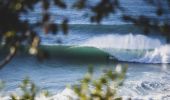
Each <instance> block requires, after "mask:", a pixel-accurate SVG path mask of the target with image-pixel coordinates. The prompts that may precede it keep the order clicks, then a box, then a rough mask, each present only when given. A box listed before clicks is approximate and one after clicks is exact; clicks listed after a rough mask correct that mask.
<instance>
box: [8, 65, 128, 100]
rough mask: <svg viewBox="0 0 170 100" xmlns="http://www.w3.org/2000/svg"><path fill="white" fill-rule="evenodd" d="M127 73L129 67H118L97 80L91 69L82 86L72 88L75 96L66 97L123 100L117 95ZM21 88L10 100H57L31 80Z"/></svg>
mask: <svg viewBox="0 0 170 100" xmlns="http://www.w3.org/2000/svg"><path fill="white" fill-rule="evenodd" d="M126 71H127V66H124V67H122V66H120V65H118V66H116V67H115V68H114V69H110V70H107V71H105V72H104V73H103V74H102V75H100V76H97V78H96V77H94V76H93V68H92V67H90V68H89V70H88V72H87V73H86V74H85V76H84V78H83V79H82V80H81V81H80V84H78V85H73V86H72V87H71V88H70V89H71V90H72V91H74V96H73V95H71V96H67V95H65V97H67V99H68V100H122V99H123V98H121V97H119V96H118V94H117V89H119V86H121V85H122V84H123V81H124V79H125V77H126ZM19 87H20V90H21V92H19V93H18V94H17V93H15V94H12V95H11V96H10V97H9V98H10V99H9V100H41V99H42V100H56V98H55V96H54V97H52V96H51V95H50V93H49V92H47V91H43V92H42V91H40V89H38V88H37V86H36V85H35V84H34V83H33V82H32V81H30V80H29V78H26V79H24V80H23V82H22V84H21V85H20V86H19ZM72 96H73V97H75V96H76V98H73V97H72Z"/></svg>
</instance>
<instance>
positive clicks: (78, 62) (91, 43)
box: [0, 0, 170, 100]
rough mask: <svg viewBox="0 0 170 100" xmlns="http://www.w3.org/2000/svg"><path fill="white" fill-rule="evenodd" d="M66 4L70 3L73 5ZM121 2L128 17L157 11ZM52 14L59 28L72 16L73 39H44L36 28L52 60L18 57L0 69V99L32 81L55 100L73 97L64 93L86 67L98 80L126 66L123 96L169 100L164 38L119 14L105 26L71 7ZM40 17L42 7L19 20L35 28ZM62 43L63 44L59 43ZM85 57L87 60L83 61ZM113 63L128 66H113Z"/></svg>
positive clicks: (168, 50)
mask: <svg viewBox="0 0 170 100" xmlns="http://www.w3.org/2000/svg"><path fill="white" fill-rule="evenodd" d="M66 1H67V2H69V4H71V3H72V2H73V1H72V0H66ZM120 1H121V2H122V5H123V6H125V7H126V9H127V10H128V12H127V13H129V14H132V15H139V14H146V15H148V16H151V17H155V14H154V7H148V5H146V4H144V2H143V1H142V0H126V1H125V0H120ZM92 2H94V3H95V2H97V0H93V1H92ZM134 9H135V10H134ZM50 12H51V14H52V16H53V21H54V22H56V23H60V21H61V20H62V19H63V18H64V16H68V17H69V19H70V23H69V24H70V31H69V35H68V36H63V35H62V34H61V33H58V35H51V34H48V35H44V34H43V31H42V30H40V29H37V31H38V32H39V35H40V36H41V39H42V42H41V43H42V44H43V45H45V46H44V47H45V49H46V50H47V51H49V53H50V54H51V56H52V57H51V58H50V59H48V60H46V61H45V62H43V63H39V62H37V61H36V59H35V58H33V57H27V56H25V55H22V54H21V55H18V56H17V57H16V58H15V59H14V60H13V61H12V62H11V63H10V64H8V65H7V66H6V67H5V68H3V69H2V70H0V79H1V80H4V81H5V82H6V87H5V88H4V90H3V91H2V93H1V94H4V95H7V94H9V93H11V92H15V91H18V90H19V88H18V85H19V83H20V82H21V81H22V80H23V78H25V77H26V76H29V77H30V78H31V79H32V80H33V81H34V82H35V83H36V84H37V85H38V86H39V87H40V88H41V89H47V90H49V91H51V92H52V93H53V94H54V96H53V98H55V99H56V100H61V98H62V99H63V100H65V99H66V98H67V96H65V95H71V96H73V94H74V93H73V92H72V91H71V90H69V89H67V88H65V87H66V85H68V84H70V85H72V84H75V83H79V80H80V79H81V78H82V77H83V75H84V74H85V73H86V72H87V69H88V65H94V69H95V75H96V76H98V75H99V74H101V72H102V70H104V69H107V68H113V67H115V66H116V64H118V63H119V64H122V65H123V64H125V63H127V64H128V65H129V68H128V72H127V78H126V79H125V82H124V85H123V86H122V87H120V90H119V95H121V96H124V97H125V98H126V97H132V98H134V99H151V98H152V99H165V100H166V99H167V100H168V99H170V84H169V82H170V65H169V64H168V63H170V45H168V44H166V39H165V38H164V37H162V36H159V35H156V36H155V35H154V34H155V33H156V32H152V34H151V35H149V36H145V35H140V34H139V33H143V32H142V31H141V30H140V29H139V28H137V27H134V26H133V25H132V24H131V23H125V22H123V21H121V16H120V15H121V13H120V12H117V13H116V14H115V15H111V16H109V17H108V19H104V21H103V22H102V23H103V24H101V25H96V24H91V23H89V19H88V18H87V17H86V16H87V15H88V14H89V10H88V9H86V10H84V11H76V10H71V9H70V8H68V9H66V11H65V12H63V10H61V9H59V8H55V7H53V6H52V7H51V8H50ZM40 15H41V9H40V4H38V5H36V9H35V11H34V12H32V13H30V14H28V15H22V16H21V19H22V20H25V19H29V21H30V23H35V22H36V21H38V20H40V19H41V17H40ZM59 40H61V41H62V43H60V44H59V43H58V41H59ZM59 45H60V46H61V47H60V46H59ZM57 52H59V53H57ZM68 55H69V56H68ZM58 56H59V57H58ZM61 56H65V57H64V59H65V60H63V59H60V57H61ZM66 58H67V59H66ZM80 58H82V59H80ZM84 58H86V59H84ZM87 58H89V59H88V61H85V60H87ZM113 59H117V60H118V61H124V62H116V63H115V62H114V61H113ZM99 62H100V63H99ZM40 100H41V99H40Z"/></svg>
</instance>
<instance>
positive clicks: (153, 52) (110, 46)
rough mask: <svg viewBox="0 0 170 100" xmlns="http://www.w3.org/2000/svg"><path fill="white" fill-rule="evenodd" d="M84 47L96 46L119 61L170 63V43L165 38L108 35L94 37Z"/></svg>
mask: <svg viewBox="0 0 170 100" xmlns="http://www.w3.org/2000/svg"><path fill="white" fill-rule="evenodd" d="M80 46H83V47H95V48H98V49H100V50H102V51H104V52H106V53H108V54H109V55H110V56H111V57H110V58H116V59H118V60H119V61H127V62H139V63H170V45H168V44H165V40H162V41H161V40H160V39H158V38H150V37H147V36H144V35H133V34H128V35H123V36H122V35H118V34H117V35H106V36H100V37H94V38H91V39H89V40H87V41H86V42H84V43H83V44H80Z"/></svg>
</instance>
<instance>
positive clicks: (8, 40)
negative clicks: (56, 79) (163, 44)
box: [0, 0, 170, 68]
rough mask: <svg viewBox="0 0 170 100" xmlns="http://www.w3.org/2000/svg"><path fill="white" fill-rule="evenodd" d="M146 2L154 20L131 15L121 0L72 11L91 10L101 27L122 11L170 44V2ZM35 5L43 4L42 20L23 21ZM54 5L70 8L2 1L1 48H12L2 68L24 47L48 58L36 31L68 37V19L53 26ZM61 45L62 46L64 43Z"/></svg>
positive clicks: (54, 0) (38, 0)
mask: <svg viewBox="0 0 170 100" xmlns="http://www.w3.org/2000/svg"><path fill="white" fill-rule="evenodd" d="M144 1H145V2H146V5H147V4H149V5H150V6H153V7H155V9H156V10H155V15H156V16H155V17H149V16H147V15H142V14H141V15H139V16H137V15H136V16H134V15H129V14H128V13H126V12H127V10H126V9H124V7H123V6H122V5H121V2H119V0H99V2H98V3H96V4H95V5H94V4H92V3H91V2H92V1H90V0H75V1H74V3H73V5H72V6H71V8H72V9H77V10H83V9H90V10H89V11H90V12H91V13H92V14H90V15H88V17H89V19H90V21H91V22H92V23H93V22H94V23H98V24H100V22H101V21H102V20H103V18H106V17H108V16H109V15H111V14H114V13H116V12H117V11H120V12H122V19H123V20H124V21H127V22H132V23H134V25H136V26H139V27H141V28H142V29H143V30H144V31H145V33H146V34H149V32H150V31H151V30H155V31H159V32H160V33H161V34H162V35H164V36H165V37H166V38H167V42H170V22H169V21H170V0H144ZM36 4H40V5H41V9H42V12H41V13H42V14H41V15H40V16H41V17H40V18H41V20H40V21H37V22H35V23H34V24H33V23H31V22H29V20H28V19H25V20H21V19H20V16H21V15H27V14H28V13H30V12H33V11H34V10H35V9H36V8H35V5H36ZM51 6H55V7H58V8H61V9H67V8H68V7H69V6H68V4H67V3H66V2H65V1H64V0H0V43H1V47H0V48H8V49H9V50H8V51H9V52H8V55H7V56H6V57H5V58H4V59H3V60H2V61H1V62H0V68H2V67H3V66H5V65H6V64H7V63H8V62H9V61H10V60H11V59H12V58H13V57H14V56H15V55H16V53H17V52H18V51H19V50H20V46H23V45H24V46H27V47H28V50H27V52H28V53H29V54H31V55H34V56H37V57H41V59H44V58H45V57H46V56H45V55H44V54H43V53H42V51H41V50H40V49H39V48H38V47H39V44H40V40H41V39H40V37H39V35H38V33H37V31H36V30H35V29H36V28H41V29H42V30H43V31H44V33H45V34H47V33H51V34H54V35H55V34H57V32H58V31H59V30H61V31H62V32H63V34H64V35H67V34H68V29H69V26H68V23H69V19H68V18H67V17H68V16H65V17H63V21H62V22H61V23H54V22H53V21H52V20H51V13H50V11H49V8H50V7H51ZM69 9H70V8H69ZM63 13H64V12H63ZM59 42H60V43H61V41H59ZM20 51H22V50H20Z"/></svg>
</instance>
